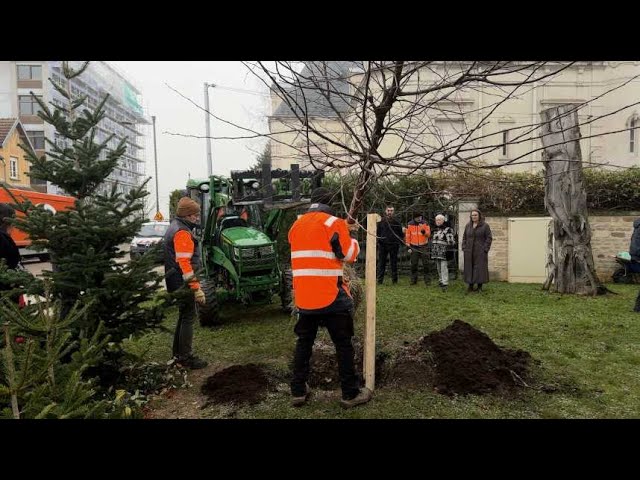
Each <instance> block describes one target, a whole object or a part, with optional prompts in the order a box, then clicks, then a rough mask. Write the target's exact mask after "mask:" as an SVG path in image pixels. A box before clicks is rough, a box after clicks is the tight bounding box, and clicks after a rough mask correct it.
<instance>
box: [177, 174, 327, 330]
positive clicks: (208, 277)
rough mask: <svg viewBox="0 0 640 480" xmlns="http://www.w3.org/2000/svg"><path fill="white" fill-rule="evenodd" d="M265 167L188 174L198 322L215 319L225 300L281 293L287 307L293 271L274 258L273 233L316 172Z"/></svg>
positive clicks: (303, 199) (303, 197)
mask: <svg viewBox="0 0 640 480" xmlns="http://www.w3.org/2000/svg"><path fill="white" fill-rule="evenodd" d="M296 167H297V165H292V170H291V172H289V171H284V170H276V171H271V170H267V169H264V170H263V172H262V176H260V175H256V172H253V171H247V172H232V174H231V179H229V178H225V177H221V176H216V175H214V176H211V177H210V178H209V179H202V180H196V179H190V180H189V182H188V183H187V192H188V195H189V196H190V197H191V198H193V199H194V200H196V201H197V202H198V203H200V205H201V206H202V213H201V224H200V225H201V230H200V232H199V236H200V249H201V258H202V270H201V272H200V274H199V278H200V283H201V287H202V290H203V291H204V293H205V296H206V303H205V304H204V305H201V306H199V307H198V317H199V320H200V324H201V325H203V326H212V325H217V324H219V323H220V309H221V306H222V305H223V304H224V303H226V302H239V303H242V304H247V305H255V304H266V303H270V302H271V301H272V299H273V296H274V295H276V294H277V295H279V296H280V301H281V303H282V308H283V309H284V310H289V309H290V303H291V292H292V276H291V271H290V270H289V269H286V268H284V269H283V268H282V267H281V265H280V261H279V258H278V245H277V237H278V232H279V229H280V224H281V221H282V219H283V214H284V212H285V210H288V209H291V208H298V207H301V206H302V205H304V204H305V203H308V201H309V200H308V197H309V195H310V192H311V189H312V188H314V187H315V186H318V185H319V184H320V181H321V179H322V174H321V172H320V173H319V174H316V173H311V172H300V171H298V169H297V168H296Z"/></svg>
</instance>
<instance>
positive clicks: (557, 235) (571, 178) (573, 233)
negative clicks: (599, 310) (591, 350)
mask: <svg viewBox="0 0 640 480" xmlns="http://www.w3.org/2000/svg"><path fill="white" fill-rule="evenodd" d="M574 109H575V107H574V106H573V105H560V106H558V107H553V108H549V109H546V110H543V111H542V112H541V113H540V115H541V117H542V145H543V146H544V151H543V154H542V160H543V163H544V168H545V177H544V191H545V192H544V193H545V195H544V203H545V207H546V208H547V211H548V212H549V215H551V217H552V218H553V236H554V240H555V248H554V257H555V260H554V264H553V269H552V272H551V274H550V277H553V289H552V291H555V292H558V293H576V294H580V295H597V294H599V293H605V292H606V291H607V290H606V288H604V287H603V286H602V284H601V283H600V280H598V277H597V275H596V272H595V268H594V265H593V253H592V252H591V228H590V227H589V218H588V216H587V193H586V192H585V190H584V184H583V174H582V154H581V152H580V143H579V139H580V127H579V126H578V113H577V112H576V111H572V110H574ZM568 112H570V113H568ZM550 284H551V281H550V280H548V281H547V282H545V286H547V288H548V287H549V286H550Z"/></svg>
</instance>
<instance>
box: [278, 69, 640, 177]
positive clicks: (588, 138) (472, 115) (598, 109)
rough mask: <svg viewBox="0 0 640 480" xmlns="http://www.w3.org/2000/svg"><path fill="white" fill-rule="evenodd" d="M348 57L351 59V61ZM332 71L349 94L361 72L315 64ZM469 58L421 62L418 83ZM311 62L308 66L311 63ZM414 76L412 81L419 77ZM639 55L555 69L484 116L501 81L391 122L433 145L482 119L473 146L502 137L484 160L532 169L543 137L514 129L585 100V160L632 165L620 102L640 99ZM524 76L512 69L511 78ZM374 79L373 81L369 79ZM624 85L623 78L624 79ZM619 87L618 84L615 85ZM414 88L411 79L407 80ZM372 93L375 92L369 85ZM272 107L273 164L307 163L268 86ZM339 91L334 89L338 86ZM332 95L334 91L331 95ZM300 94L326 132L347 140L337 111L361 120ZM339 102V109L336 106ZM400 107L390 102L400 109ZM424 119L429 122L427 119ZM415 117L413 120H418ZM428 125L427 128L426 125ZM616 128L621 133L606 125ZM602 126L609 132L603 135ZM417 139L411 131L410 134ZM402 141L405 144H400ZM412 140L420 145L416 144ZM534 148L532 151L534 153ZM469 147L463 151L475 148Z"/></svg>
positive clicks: (631, 125)
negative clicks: (424, 66)
mask: <svg viewBox="0 0 640 480" xmlns="http://www.w3.org/2000/svg"><path fill="white" fill-rule="evenodd" d="M352 65H353V64H352ZM327 66H328V67H329V68H328V71H330V72H332V75H333V77H334V78H332V80H331V82H332V84H333V85H332V87H331V89H332V91H334V92H341V91H343V90H345V88H346V89H348V91H349V93H350V94H353V93H354V91H355V88H356V86H358V85H360V82H361V77H362V75H360V74H359V73H357V70H358V69H357V68H355V69H354V68H351V67H350V66H349V62H327V64H326V66H323V67H322V68H318V69H317V70H322V71H326V70H327ZM469 66H470V64H469V63H468V62H434V63H433V64H431V65H430V68H429V70H420V72H419V78H420V84H421V85H422V86H425V85H427V84H429V82H430V81H432V80H433V79H436V78H439V77H442V76H443V75H451V74H452V73H453V72H455V70H456V69H458V70H460V69H463V68H468V67H469ZM310 68H311V70H310ZM313 68H314V67H313V64H311V67H310V66H309V65H307V67H305V69H306V70H305V71H303V76H306V77H308V76H309V74H310V73H309V72H310V71H312V70H313ZM557 68H558V67H557V66H553V65H549V66H548V67H543V68H542V69H541V70H540V71H538V72H536V74H535V75H536V76H537V77H540V76H541V75H545V74H547V73H551V72H553V71H554V70H555V69H557ZM415 75H416V80H414V79H413V78H412V79H411V80H410V81H409V84H411V83H412V82H414V81H415V82H417V75H418V73H416V74H415ZM636 76H640V62H639V61H635V62H577V63H575V64H573V65H572V66H571V67H569V68H567V69H565V70H563V71H562V72H560V73H558V74H557V75H554V76H552V77H551V78H549V79H545V80H542V81H540V82H537V83H534V84H531V85H525V86H523V87H522V88H519V89H518V90H517V91H516V92H515V94H514V95H513V96H512V98H510V99H508V100H507V101H506V102H504V103H503V104H502V105H500V106H498V107H497V108H496V109H495V111H493V112H492V113H491V115H490V116H489V117H488V118H487V119H486V121H481V120H482V117H483V115H484V114H483V113H482V112H485V113H486V112H487V111H488V110H489V109H490V108H491V106H492V105H494V104H495V103H496V102H497V100H498V99H499V98H500V96H503V95H504V93H503V92H500V91H499V90H498V87H495V86H492V85H488V84H478V85H472V86H471V87H473V88H465V89H463V90H461V91H458V92H456V93H455V95H452V96H450V97H448V98H447V99H446V100H445V101H443V102H441V103H440V106H441V107H443V108H440V109H438V108H431V109H428V110H426V112H425V119H421V121H419V122H414V124H413V126H412V127H407V126H406V125H403V124H402V123H399V124H398V125H396V126H395V127H396V129H397V130H402V129H403V128H416V129H419V128H421V129H422V130H423V131H425V133H420V134H416V136H417V135H423V138H422V139H421V141H420V142H418V143H419V144H424V145H429V146H433V145H438V144H440V145H441V144H442V143H441V142H442V141H443V139H444V140H445V142H446V141H447V140H449V139H452V138H456V137H458V136H460V135H461V134H462V135H464V134H465V133H467V132H468V131H469V130H470V129H473V127H475V126H476V125H478V124H479V123H481V124H482V126H481V127H480V128H478V129H477V130H476V131H475V132H474V134H473V136H472V138H475V139H476V140H475V141H474V143H473V147H475V148H478V149H480V150H477V151H476V152H478V151H483V152H486V150H482V147H487V146H489V145H500V144H503V145H501V146H500V147H496V148H494V149H493V150H492V151H489V152H487V153H486V154H483V155H479V156H478V157H477V160H480V161H484V162H487V163H496V162H502V163H507V162H508V161H510V160H511V161H514V162H515V163H514V164H513V165H512V166H510V167H509V168H510V169H511V170H516V171H529V170H536V169H540V168H542V164H541V163H540V161H541V159H542V152H541V142H540V140H539V139H538V138H536V136H537V135H538V134H539V130H538V131H536V132H534V133H533V134H529V135H527V137H526V138H527V140H526V141H523V142H514V139H515V138H516V136H517V135H520V134H522V133H523V132H525V131H527V130H529V129H530V127H528V126H531V125H536V124H539V123H540V112H541V111H542V110H544V109H546V108H549V107H551V106H554V105H558V104H567V103H569V104H585V103H586V105H585V106H584V107H583V108H581V109H580V111H579V117H578V119H579V122H580V124H581V127H580V130H581V134H582V140H581V147H582V157H583V161H584V162H585V164H590V165H592V166H610V167H630V166H640V156H639V153H638V151H639V150H640V145H639V144H638V136H639V135H640V132H639V131H638V130H635V128H638V127H640V106H632V107H631V108H624V107H626V106H628V105H631V104H634V103H638V102H640V79H638V78H635V77H636ZM517 78H522V76H514V77H513V79H514V80H515V79H517ZM375 83H376V82H374V81H371V82H370V84H371V85H375ZM625 83H626V85H624V86H623V84H625ZM617 87H620V88H617ZM407 88H411V87H407ZM373 94H374V95H375V92H373ZM271 95H272V102H271V104H272V114H271V116H270V117H269V129H270V133H271V134H272V135H273V137H272V139H271V157H272V165H273V168H283V169H288V168H289V165H290V164H291V163H299V164H300V165H301V166H307V165H309V160H310V159H309V153H308V152H305V150H306V143H307V139H306V136H305V135H304V134H301V133H300V132H299V131H298V132H291V130H295V129H298V130H301V129H300V127H299V122H298V120H297V119H296V118H295V115H293V112H292V110H291V108H290V107H289V106H288V105H286V104H285V103H283V102H281V101H280V99H279V98H278V96H277V94H276V92H275V90H272V93H271ZM338 95H339V94H338ZM335 96H336V95H334V97H335ZM305 97H306V98H305V101H306V102H307V105H308V106H309V109H308V111H309V118H310V122H311V123H312V124H314V125H315V126H317V127H318V128H319V129H320V130H321V131H322V132H323V133H326V134H327V136H332V137H334V138H336V139H338V138H339V139H341V140H344V139H345V138H346V136H347V135H346V129H345V125H344V122H342V121H340V119H339V118H338V116H337V113H340V114H341V115H342V116H343V118H345V119H348V121H347V122H346V123H348V124H349V125H350V126H351V127H352V128H353V129H354V131H358V129H359V128H361V125H359V122H360V118H359V115H358V114H357V113H356V112H349V108H350V105H348V104H346V102H336V101H334V107H336V106H337V108H332V109H330V108H328V106H327V105H326V101H324V100H323V99H322V98H321V97H319V96H317V95H316V96H312V95H310V94H307V93H305ZM405 98H407V97H405ZM445 104H446V105H445ZM336 110H337V111H338V112H336ZM399 113H400V112H399V109H395V110H392V114H393V115H398V114H399ZM425 124H427V125H428V128H425V127H424V125H425ZM416 125H417V126H416ZM416 131H418V130H416ZM426 132H430V133H426ZM611 132H618V133H611ZM604 133H607V135H602V134H604ZM312 139H313V141H314V143H316V144H317V146H314V147H312V148H311V149H310V153H311V157H312V158H313V156H314V155H318V156H322V152H319V151H318V150H323V148H326V150H325V151H329V152H330V153H332V154H333V155H335V156H337V157H339V152H336V151H335V147H334V146H332V145H330V144H328V143H327V142H326V141H324V140H322V139H318V138H312ZM414 139H415V137H414ZM403 142H404V144H403ZM406 143H407V142H406V138H405V139H402V138H401V137H400V136H398V135H387V136H386V137H385V140H384V141H383V143H382V145H381V147H380V149H379V151H380V153H381V154H382V155H383V156H387V155H389V156H391V155H393V154H394V153H395V152H397V151H399V150H401V149H402V148H403V147H404V146H406ZM412 148H414V149H415V148H420V147H416V146H415V145H413V146H412ZM531 152H533V153H531ZM473 153H474V152H467V155H473Z"/></svg>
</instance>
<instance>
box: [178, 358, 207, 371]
mask: <svg viewBox="0 0 640 480" xmlns="http://www.w3.org/2000/svg"><path fill="white" fill-rule="evenodd" d="M178 363H179V364H180V365H182V366H183V367H185V368H188V369H190V370H199V369H201V368H204V367H206V366H207V365H209V362H207V361H206V360H202V359H201V358H198V357H196V356H195V355H189V356H187V357H180V358H178Z"/></svg>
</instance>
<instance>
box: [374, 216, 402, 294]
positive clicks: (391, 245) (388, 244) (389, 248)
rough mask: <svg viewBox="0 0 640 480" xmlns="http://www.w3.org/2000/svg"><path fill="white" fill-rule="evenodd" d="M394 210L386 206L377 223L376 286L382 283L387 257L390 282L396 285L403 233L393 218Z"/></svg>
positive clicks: (398, 223)
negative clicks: (389, 268)
mask: <svg viewBox="0 0 640 480" xmlns="http://www.w3.org/2000/svg"><path fill="white" fill-rule="evenodd" d="M394 213H395V209H394V208H393V207H392V206H390V205H389V206H387V208H386V209H385V216H384V217H383V218H382V220H380V222H379V223H378V233H377V237H378V284H380V285H382V282H383V281H384V272H385V270H386V268H387V257H390V263H391V282H392V283H393V284H394V285H395V284H396V283H398V250H400V245H402V244H403V240H404V233H403V231H402V225H401V224H400V221H399V220H398V219H397V218H396V217H395V216H394Z"/></svg>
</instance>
